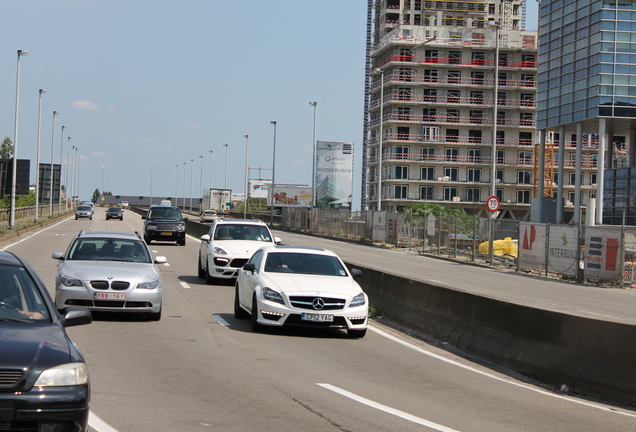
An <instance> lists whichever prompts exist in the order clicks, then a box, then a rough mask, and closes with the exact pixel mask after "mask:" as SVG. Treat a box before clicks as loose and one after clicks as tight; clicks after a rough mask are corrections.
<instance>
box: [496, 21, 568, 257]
mask: <svg viewBox="0 0 636 432" xmlns="http://www.w3.org/2000/svg"><path fill="white" fill-rule="evenodd" d="M498 12H499V11H498ZM493 24H494V26H495V72H494V74H495V85H494V88H493V92H494V96H493V104H492V106H493V108H492V109H493V113H492V150H491V153H492V155H491V159H492V160H491V167H490V196H495V194H496V189H495V184H496V178H497V120H498V119H497V108H498V107H497V103H498V98H499V96H498V92H499V29H500V23H499V21H495V22H494V23H493ZM559 181H561V179H559ZM495 218H496V213H495V212H491V213H490V236H489V239H488V259H489V261H490V265H493V264H494V263H493V259H494V250H493V249H494V243H495Z"/></svg>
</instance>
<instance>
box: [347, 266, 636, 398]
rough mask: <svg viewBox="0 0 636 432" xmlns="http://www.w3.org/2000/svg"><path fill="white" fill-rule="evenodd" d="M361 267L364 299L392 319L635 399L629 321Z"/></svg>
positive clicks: (496, 357)
mask: <svg viewBox="0 0 636 432" xmlns="http://www.w3.org/2000/svg"><path fill="white" fill-rule="evenodd" d="M356 267H357V268H360V266H356ZM361 270H362V271H363V276H362V278H359V279H358V281H359V283H360V285H361V286H362V288H363V289H364V291H365V292H366V293H367V294H368V296H369V299H370V303H371V306H373V307H374V308H375V309H377V310H378V311H379V312H380V313H381V314H382V315H383V316H384V317H386V318H387V319H390V320H391V321H394V322H396V323H398V324H401V325H403V326H405V327H408V328H410V329H413V330H416V331H418V332H421V333H422V334H424V335H427V336H430V337H432V338H434V339H437V340H439V341H442V342H448V343H449V344H450V345H452V346H454V347H457V348H458V349H460V350H461V351H463V352H465V353H467V354H471V355H475V356H477V357H479V358H481V359H484V360H487V361H491V362H493V363H496V364H498V365H502V366H504V367H507V368H510V369H512V370H514V371H517V372H519V373H522V374H524V375H526V376H528V377H531V378H534V379H537V380H539V381H541V382H544V383H546V384H550V385H553V386H555V387H556V388H559V387H560V386H561V385H562V384H566V385H567V386H568V387H569V388H570V391H572V392H575V393H580V394H585V395H591V396H598V397H601V398H607V399H611V400H613V401H617V402H623V403H627V404H631V405H634V404H636V367H634V362H636V346H635V345H636V344H635V343H634V341H635V340H636V326H632V325H627V324H621V323H614V322H607V321H600V320H594V319H588V318H582V317H577V316H572V315H566V314H563V313H557V312H552V311H546V310H540V309H534V308H531V307H526V306H521V305H516V304H511V303H505V302H502V301H498V300H494V299H490V298H486V297H481V296H477V295H474V294H470V293H465V292H460V291H455V290H451V289H448V288H442V287H438V286H434V285H430V284H426V283H422V282H417V281H412V280H408V279H404V278H401V277H399V276H396V275H391V274H387V273H383V272H381V271H378V270H374V269H370V268H361Z"/></svg>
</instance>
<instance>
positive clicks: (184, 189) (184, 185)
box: [183, 162, 186, 211]
mask: <svg viewBox="0 0 636 432" xmlns="http://www.w3.org/2000/svg"><path fill="white" fill-rule="evenodd" d="M185 203H186V162H184V163H183V210H184V211H185V208H186V204H185Z"/></svg>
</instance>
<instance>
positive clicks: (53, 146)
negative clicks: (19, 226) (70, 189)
mask: <svg viewBox="0 0 636 432" xmlns="http://www.w3.org/2000/svg"><path fill="white" fill-rule="evenodd" d="M59 113H60V112H59V111H53V126H51V178H50V184H49V217H53V152H54V150H55V116H56V115H58V114H59Z"/></svg>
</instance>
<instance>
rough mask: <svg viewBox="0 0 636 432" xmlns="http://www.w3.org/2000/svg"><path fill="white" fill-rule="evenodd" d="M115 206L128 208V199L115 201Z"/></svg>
mask: <svg viewBox="0 0 636 432" xmlns="http://www.w3.org/2000/svg"><path fill="white" fill-rule="evenodd" d="M117 206H119V207H121V208H128V207H129V205H128V201H119V202H118V203H117Z"/></svg>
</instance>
